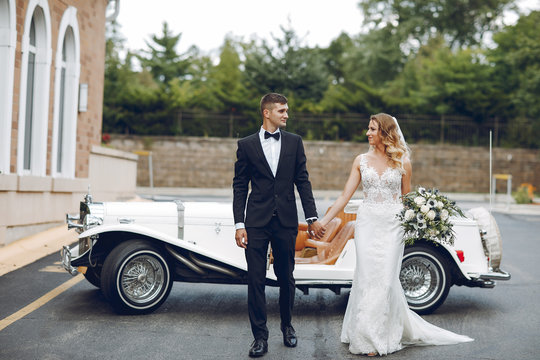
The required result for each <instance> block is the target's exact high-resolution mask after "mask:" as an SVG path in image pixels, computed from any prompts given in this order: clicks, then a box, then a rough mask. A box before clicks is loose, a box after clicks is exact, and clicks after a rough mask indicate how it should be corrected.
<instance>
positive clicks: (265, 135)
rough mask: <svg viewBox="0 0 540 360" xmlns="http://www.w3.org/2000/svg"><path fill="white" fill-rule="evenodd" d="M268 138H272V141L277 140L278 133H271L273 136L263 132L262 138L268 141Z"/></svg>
mask: <svg viewBox="0 0 540 360" xmlns="http://www.w3.org/2000/svg"><path fill="white" fill-rule="evenodd" d="M270 137H273V138H274V139H276V140H279V131H278V132H275V133H273V134H270V133H269V132H268V131H265V132H264V138H265V139H268V138H270Z"/></svg>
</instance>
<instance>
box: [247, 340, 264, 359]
mask: <svg viewBox="0 0 540 360" xmlns="http://www.w3.org/2000/svg"><path fill="white" fill-rule="evenodd" d="M267 352H268V343H267V342H266V340H263V339H258V340H255V341H254V342H253V344H251V349H249V357H261V356H263V355H264V354H266V353H267Z"/></svg>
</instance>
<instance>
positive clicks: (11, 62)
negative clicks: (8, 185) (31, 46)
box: [0, 0, 17, 174]
mask: <svg viewBox="0 0 540 360" xmlns="http://www.w3.org/2000/svg"><path fill="white" fill-rule="evenodd" d="M15 25H16V20H15V0H0V69H1V75H0V173H2V174H7V173H9V172H10V169H9V167H10V158H11V121H12V118H11V116H12V114H13V112H12V110H13V74H14V73H15V71H14V67H15V46H16V42H17V30H16V28H15Z"/></svg>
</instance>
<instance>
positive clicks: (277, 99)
mask: <svg viewBox="0 0 540 360" xmlns="http://www.w3.org/2000/svg"><path fill="white" fill-rule="evenodd" d="M286 103H287V98H286V97H285V96H284V95H281V94H278V93H269V94H266V95H264V96H263V97H262V99H261V115H262V113H263V111H264V109H270V110H271V109H272V104H286Z"/></svg>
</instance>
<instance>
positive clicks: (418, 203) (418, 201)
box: [414, 196, 426, 205]
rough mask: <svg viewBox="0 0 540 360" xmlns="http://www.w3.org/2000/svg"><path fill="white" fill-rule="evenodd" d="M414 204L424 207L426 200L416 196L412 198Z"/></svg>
mask: <svg viewBox="0 0 540 360" xmlns="http://www.w3.org/2000/svg"><path fill="white" fill-rule="evenodd" d="M414 202H415V203H416V205H424V204H425V203H426V199H424V198H423V197H422V196H417V197H415V198H414Z"/></svg>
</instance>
